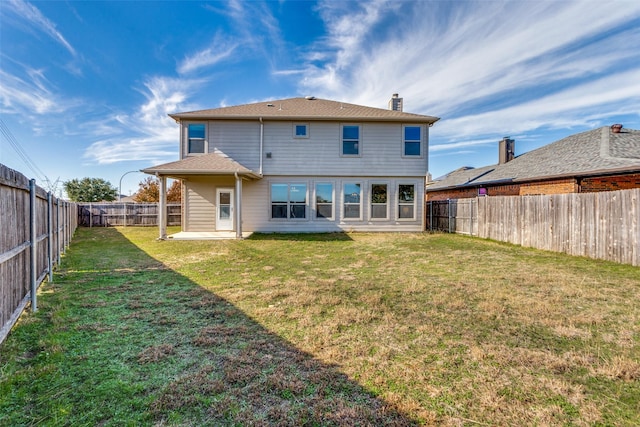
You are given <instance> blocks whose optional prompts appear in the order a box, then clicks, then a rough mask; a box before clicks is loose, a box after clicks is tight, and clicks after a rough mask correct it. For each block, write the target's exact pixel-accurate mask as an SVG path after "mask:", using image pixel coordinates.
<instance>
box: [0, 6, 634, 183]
mask: <svg viewBox="0 0 640 427" xmlns="http://www.w3.org/2000/svg"><path fill="white" fill-rule="evenodd" d="M393 93H399V94H400V96H401V97H403V98H404V111H407V112H413V113H419V114H427V115H433V116H437V117H440V118H441V120H440V121H439V122H437V123H436V124H435V126H434V127H432V128H431V131H430V132H431V133H430V171H431V173H432V175H433V176H434V177H437V176H440V175H443V174H445V173H447V172H449V171H451V170H454V169H456V168H458V167H461V166H476V167H477V166H484V165H489V164H493V163H496V162H497V156H498V153H497V145H498V140H500V139H501V138H502V137H503V136H511V137H512V138H514V139H515V140H516V154H522V153H524V152H527V151H530V150H532V149H535V148H537V147H540V146H542V145H545V144H548V143H551V142H553V141H556V140H558V139H560V138H562V137H564V136H568V135H571V134H574V133H577V132H581V131H584V130H589V129H592V128H595V127H599V126H609V125H611V124H613V123H622V124H623V125H624V126H625V127H627V128H631V129H640V2H637V1H617V2H616V1H580V2H573V1H499V2H498V1H455V2H453V1H451V2H447V1H435V2H431V1H391V2H387V1H367V2H355V1H294V0H287V1H226V2H199V1H182V2H172V1H164V2H153V1H138V2H131V1H110V2H103V1H82V2H78V1H38V2H26V1H23V0H1V1H0V114H1V118H2V122H3V123H4V126H3V129H5V130H6V129H8V132H10V136H9V137H7V136H6V135H5V131H3V134H2V135H0V137H1V139H0V142H1V146H0V163H3V164H5V165H7V166H9V167H12V168H14V169H17V170H19V171H21V172H22V173H24V174H25V175H27V176H28V177H30V178H31V177H32V178H36V179H37V180H38V183H39V185H41V186H45V185H43V184H45V183H46V179H49V181H50V182H51V183H55V182H56V181H57V180H59V182H62V181H67V180H70V179H73V178H83V177H86V176H88V177H99V178H104V179H106V180H108V181H110V182H111V184H112V185H114V186H115V187H118V185H119V182H120V180H121V179H122V187H123V193H124V194H129V193H131V192H135V191H136V189H137V187H138V183H139V182H140V181H141V180H142V179H144V178H145V175H144V174H141V173H131V174H128V175H126V176H125V177H124V178H122V176H123V174H124V173H126V172H128V171H134V170H139V169H141V168H145V167H148V166H151V165H156V164H160V163H164V162H168V161H173V160H177V159H178V126H177V125H176V124H175V122H174V121H173V120H171V119H170V118H169V117H168V116H167V114H169V113H175V112H181V111H191V110H196V109H204V108H213V107H219V106H227V105H237V104H244V103H250V102H259V101H263V100H268V99H280V98H289V97H294V96H306V95H313V96H316V97H319V98H327V99H332V100H337V101H344V102H350V103H355V104H362V105H367V106H371V107H379V108H386V107H387V102H388V100H389V98H390V96H391V94H393ZM10 139H11V141H13V144H12V143H11V141H10ZM14 145H19V146H20V147H21V148H22V150H23V151H24V152H25V153H26V154H27V156H28V157H29V158H30V159H31V161H32V162H33V163H34V164H35V167H34V166H33V165H31V166H29V165H26V164H25V162H24V160H23V159H22V158H21V157H20V156H19V155H18V153H17V152H16V150H15V149H14ZM43 181H44V182H43ZM59 188H61V185H59Z"/></svg>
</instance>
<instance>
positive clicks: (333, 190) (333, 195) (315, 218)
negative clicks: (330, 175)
mask: <svg viewBox="0 0 640 427" xmlns="http://www.w3.org/2000/svg"><path fill="white" fill-rule="evenodd" d="M318 184H331V217H324V218H319V217H318V214H317V212H318V199H317V194H316V193H317V188H318ZM335 218H336V183H335V182H334V181H316V182H314V183H313V214H312V218H311V219H312V220H313V221H335Z"/></svg>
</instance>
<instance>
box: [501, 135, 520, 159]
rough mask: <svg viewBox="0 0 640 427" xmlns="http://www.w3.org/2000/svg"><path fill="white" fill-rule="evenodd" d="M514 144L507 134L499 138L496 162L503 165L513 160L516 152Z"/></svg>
mask: <svg viewBox="0 0 640 427" xmlns="http://www.w3.org/2000/svg"><path fill="white" fill-rule="evenodd" d="M515 144H516V142H515V141H514V140H513V139H511V138H509V137H508V136H505V137H504V138H502V139H501V140H500V143H499V145H498V164H500V165H503V164H505V163H507V162H510V161H511V160H513V158H514V156H515V152H516V150H515Z"/></svg>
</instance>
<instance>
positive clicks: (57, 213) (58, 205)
mask: <svg viewBox="0 0 640 427" xmlns="http://www.w3.org/2000/svg"><path fill="white" fill-rule="evenodd" d="M56 245H57V248H56V258H57V264H58V265H60V256H61V252H62V251H61V250H60V199H56Z"/></svg>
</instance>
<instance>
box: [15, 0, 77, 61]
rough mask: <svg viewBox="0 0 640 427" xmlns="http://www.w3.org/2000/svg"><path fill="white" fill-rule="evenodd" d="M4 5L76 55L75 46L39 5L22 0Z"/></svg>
mask: <svg viewBox="0 0 640 427" xmlns="http://www.w3.org/2000/svg"><path fill="white" fill-rule="evenodd" d="M4 7H7V8H8V9H9V10H12V11H13V12H14V13H15V14H16V15H17V16H18V17H20V18H22V19H25V20H27V21H29V22H31V23H32V24H33V25H34V26H35V28H36V29H38V30H39V31H42V32H43V33H45V34H47V35H48V36H49V37H51V38H52V39H53V40H55V41H56V42H57V43H59V44H60V45H62V46H64V48H65V49H67V50H68V51H69V53H70V54H71V55H73V56H76V50H75V49H74V48H73V46H71V44H70V43H69V42H68V41H67V39H65V37H64V36H63V35H62V33H61V32H60V31H58V29H57V28H56V25H55V24H54V23H53V22H52V21H51V20H49V19H48V18H47V17H46V16H44V15H43V14H42V12H40V10H39V9H38V8H37V7H35V6H33V5H32V4H30V3H27V2H25V1H22V0H9V1H8V2H7V3H6V5H5V6H4Z"/></svg>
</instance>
